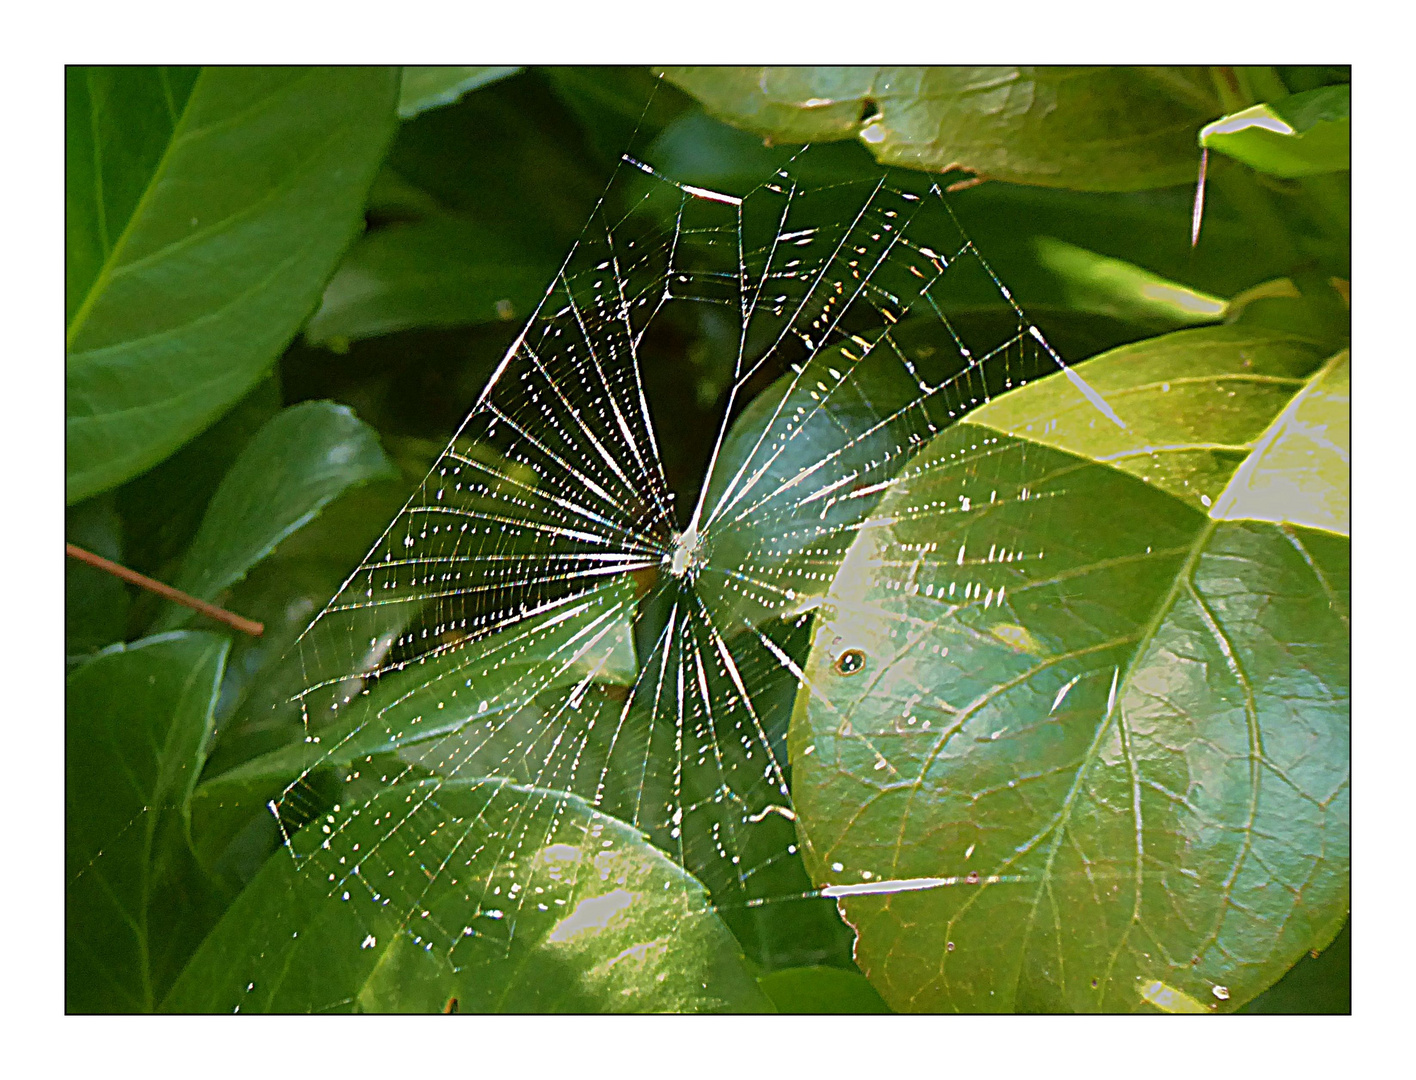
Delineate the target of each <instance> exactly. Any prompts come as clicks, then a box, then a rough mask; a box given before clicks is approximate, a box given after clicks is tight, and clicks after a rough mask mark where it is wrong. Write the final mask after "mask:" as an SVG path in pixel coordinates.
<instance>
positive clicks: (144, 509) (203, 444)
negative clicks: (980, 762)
mask: <svg viewBox="0 0 1416 1080" xmlns="http://www.w3.org/2000/svg"><path fill="white" fill-rule="evenodd" d="M280 407H281V402H280V380H279V378H277V377H276V376H275V375H274V374H273V375H272V376H271V377H270V378H268V379H263V380H261V382H259V383H258V384H257V385H256V388H255V389H254V390H252V391H251V392H250V393H249V394H247V395H246V396H245V397H243V398H242V399H241V400H240V401H238V402H237V403H236V404H235V405H234V406H232V408H231V410H230V411H229V412H228V413H227V414H226V415H225V416H223V417H222V418H221V419H220V420H218V421H217V422H216V423H214V424H212V426H211V427H209V428H207V429H206V430H205V431H203V432H202V433H201V434H200V435H198V436H197V437H196V438H195V439H193V440H192V441H191V442H189V443H187V445H185V446H184V447H182V449H180V450H178V451H177V452H176V453H175V454H173V455H172V456H171V457H169V458H167V459H166V460H165V461H163V462H162V463H160V464H158V465H156V466H154V467H153V468H151V469H149V470H148V471H147V472H145V473H143V474H142V475H141V476H138V477H134V478H133V479H132V480H130V481H128V483H126V484H124V485H123V486H122V487H121V488H119V489H118V490H117V491H116V492H115V496H116V499H117V506H118V511H119V513H121V514H122V515H123V538H124V547H125V555H126V557H127V560H128V563H127V564H128V565H129V566H131V567H132V568H133V569H135V570H141V571H142V572H143V573H146V574H150V575H152V576H153V577H156V578H157V579H158V580H160V581H169V580H171V578H172V575H173V574H174V573H175V572H176V569H177V562H178V560H179V559H180V558H181V556H182V553H183V552H185V551H186V549H187V547H188V546H189V545H190V544H191V542H192V538H193V537H194V536H196V534H197V529H198V528H200V527H201V523H202V515H203V514H205V513H206V508H207V506H208V505H209V504H210V503H211V499H212V496H213V495H215V494H216V489H217V488H218V487H219V486H220V485H221V481H222V479H223V478H224V477H225V476H226V474H227V472H228V471H230V469H231V466H232V465H233V464H234V463H235V461H236V459H237V458H238V457H239V456H240V454H241V451H242V450H244V449H245V448H246V444H247V443H249V442H250V441H251V437H252V436H253V435H255V433H256V432H257V431H259V430H260V429H261V427H262V426H264V425H265V423H266V422H267V421H268V420H270V418H271V417H273V416H274V415H275V414H276V413H278V412H279V411H280ZM147 603H150V604H151V605H152V607H153V610H154V611H157V610H159V605H160V603H161V601H159V600H158V599H157V597H155V596H153V597H151V598H150V600H148V601H147Z"/></svg>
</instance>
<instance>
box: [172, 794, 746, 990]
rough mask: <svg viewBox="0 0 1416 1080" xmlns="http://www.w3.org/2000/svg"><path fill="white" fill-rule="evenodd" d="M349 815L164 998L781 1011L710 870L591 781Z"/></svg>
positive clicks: (401, 802) (262, 887)
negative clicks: (605, 800)
mask: <svg viewBox="0 0 1416 1080" xmlns="http://www.w3.org/2000/svg"><path fill="white" fill-rule="evenodd" d="M333 821H334V817H333V815H330V816H329V818H328V821H325V820H317V821H315V822H313V823H311V824H310V825H308V826H307V827H306V828H305V829H303V830H301V832H300V833H298V834H297V835H296V836H295V838H294V842H293V844H292V847H291V851H290V852H286V851H279V852H277V853H276V854H275V855H274V856H272V857H271V860H270V861H269V862H268V863H267V865H266V867H265V868H264V869H263V870H262V871H261V873H260V874H259V875H258V876H257V878H256V879H255V881H253V882H252V883H251V885H250V886H249V887H248V888H247V889H246V890H245V892H243V893H242V894H241V896H240V898H239V899H238V900H237V901H236V903H235V904H234V905H233V906H232V908H231V910H230V911H229V912H228V913H227V915H226V917H225V918H224V919H223V920H222V922H221V924H220V925H219V926H218V927H217V929H216V930H215V931H214V932H213V933H212V935H211V936H210V937H209V938H208V939H207V941H206V942H205V943H204V944H203V946H202V948H201V951H200V952H199V953H198V954H197V955H196V957H195V958H194V959H193V960H192V963H191V964H190V965H189V966H188V968H187V970H186V971H185V972H183V975H182V978H181V979H180V980H179V981H178V983H177V985H176V986H175V987H174V988H173V991H172V993H171V994H170V995H169V997H168V998H167V1000H166V1002H165V1003H164V1008H165V1009H166V1010H168V1011H177V1012H208V1011H212V1012H233V1011H243V1012H250V1011H263V1012H307V1011H344V1012H347V1011H363V1012H446V1011H461V1012H723V1011H734V1012H739V1011H771V1005H770V1003H769V1001H768V1000H767V999H766V998H765V997H764V996H763V995H762V993H761V991H760V990H759V989H758V988H757V985H756V982H755V980H754V979H753V978H752V976H751V975H750V974H749V973H748V972H747V971H746V970H745V968H744V967H743V964H742V958H741V954H740V952H739V951H738V946H737V942H736V941H735V940H734V939H733V937H732V934H731V933H730V932H729V931H728V930H727V928H726V927H725V926H723V924H722V923H721V922H720V921H719V920H718V919H717V917H716V916H714V915H713V914H711V913H710V912H709V911H708V910H707V897H706V895H705V894H704V892H703V888H702V886H701V885H699V884H698V883H697V882H696V881H695V880H694V879H693V878H691V877H689V876H688V875H687V874H685V873H684V872H683V871H682V870H680V869H679V868H678V867H677V866H675V865H674V864H673V863H672V862H670V861H669V860H668V859H667V858H666V857H665V856H664V855H662V854H661V853H660V852H659V851H658V850H657V849H656V848H654V847H652V846H651V845H649V844H648V843H647V842H646V841H645V840H644V838H643V837H642V836H641V835H640V834H639V833H638V832H636V831H635V830H634V829H631V828H630V827H629V826H627V825H624V824H623V823H621V822H619V821H616V820H614V819H613V818H609V817H605V816H604V815H602V814H600V813H598V812H596V811H595V810H594V809H592V808H591V807H590V806H589V805H588V804H587V803H586V802H584V801H583V800H581V799H578V798H576V797H574V796H571V795H566V794H563V793H558V792H552V791H545V790H539V789H535V788H524V787H517V786H514V785H511V784H505V783H502V782H499V781H492V780H480V781H478V780H473V781H469V782H466V783H457V782H448V781H436V782H434V781H427V782H424V783H421V784H404V785H395V786H393V787H388V788H385V789H383V790H382V791H380V792H379V793H378V794H377V795H375V796H374V798H373V800H372V801H371V802H370V803H369V804H368V805H366V806H364V807H363V808H362V810H361V811H360V813H359V814H358V816H356V817H354V818H353V819H351V821H350V823H349V824H348V825H347V826H342V827H341V828H340V829H339V831H338V833H337V834H335V833H334V832H333V831H332V830H331V828H330V824H329V822H333ZM405 844H413V845H416V846H417V847H418V848H419V849H420V855H419V858H418V859H417V860H416V861H411V860H408V861H406V860H403V859H401V858H398V857H397V855H395V852H397V853H399V854H401V853H402V852H403V851H406V850H407V848H406V847H405V846H404V845H405ZM497 852H500V854H501V857H499V858H494V857H492V856H493V855H494V854H495V853H497ZM292 855H293V856H294V857H293V858H292Z"/></svg>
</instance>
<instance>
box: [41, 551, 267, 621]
mask: <svg viewBox="0 0 1416 1080" xmlns="http://www.w3.org/2000/svg"><path fill="white" fill-rule="evenodd" d="M64 551H65V553H66V554H68V556H69V558H71V559H78V560H79V562H83V563H88V564H89V565H90V566H94V567H97V568H98V569H99V570H103V571H105V572H106V573H109V574H112V575H113V576H114V577H116V578H122V579H123V580H124V581H126V582H129V583H130V584H133V585H137V586H138V587H139V588H143V589H146V590H147V591H148V592H150V593H156V594H157V595H158V596H162V597H166V598H167V599H168V600H171V601H172V602H173V603H175V604H181V605H182V606H183V607H189V608H191V609H192V610H193V611H199V612H201V613H202V614H203V615H205V616H206V617H207V618H209V619H215V620H216V621H217V622H219V623H225V624H226V625H227V626H229V627H231V628H232V629H234V630H240V631H241V633H243V634H250V635H251V636H252V637H260V636H261V635H262V634H263V633H265V626H264V624H262V623H258V622H256V621H254V620H253V619H247V618H243V617H242V616H240V615H235V614H233V613H232V612H229V611H227V610H226V609H225V608H220V607H217V606H216V605H215V604H209V603H207V602H206V601H205V600H198V599H197V598H196V597H195V596H188V595H187V594H186V593H184V592H182V590H180V589H174V588H173V587H172V586H171V585H164V584H163V583H162V582H160V581H154V580H153V579H152V578H150V577H148V576H146V575H145V574H140V573H138V572H137V571H136V570H129V569H128V568H127V567H126V566H120V565H119V564H118V563H116V562H112V561H110V560H108V559H105V558H104V557H103V556H102V555H95V554H94V553H93V552H92V551H85V550H84V549H83V548H81V547H78V546H77V545H75V544H69V543H66V544H65V545H64Z"/></svg>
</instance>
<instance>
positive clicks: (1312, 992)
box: [1239, 920, 1352, 1014]
mask: <svg viewBox="0 0 1416 1080" xmlns="http://www.w3.org/2000/svg"><path fill="white" fill-rule="evenodd" d="M1239 1011H1240V1012H1241V1013H1269V1014H1272V1013H1290V1014H1291V1013H1350V1012H1351V1011H1352V923H1351V921H1350V920H1349V921H1348V923H1347V925H1346V926H1344V927H1343V928H1342V932H1341V933H1340V934H1338V935H1337V937H1336V938H1335V939H1334V940H1333V942H1332V944H1331V945H1328V946H1326V947H1325V948H1322V949H1321V950H1319V949H1313V950H1312V951H1311V952H1309V954H1308V955H1307V956H1305V957H1304V958H1303V959H1302V960H1299V961H1298V963H1297V964H1296V965H1295V966H1294V968H1293V970H1292V971H1290V972H1289V973H1288V974H1287V975H1285V976H1284V977H1283V978H1281V979H1280V980H1279V981H1278V982H1276V983H1274V984H1273V985H1272V986H1270V987H1269V988H1268V989H1267V990H1265V991H1264V992H1263V993H1262V994H1260V995H1259V996H1258V997H1256V998H1255V999H1254V1000H1253V1001H1251V1002H1249V1004H1247V1005H1245V1006H1244V1007H1243V1008H1242V1009H1240V1010H1239Z"/></svg>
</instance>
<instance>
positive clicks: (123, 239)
mask: <svg viewBox="0 0 1416 1080" xmlns="http://www.w3.org/2000/svg"><path fill="white" fill-rule="evenodd" d="M207 71H208V69H207V68H202V70H201V71H200V72H199V73H198V75H197V77H196V79H195V81H194V82H193V83H192V89H191V91H190V92H189V93H188V94H187V100H186V101H184V102H183V103H182V111H181V113H180V115H179V116H178V117H177V119H176V121H175V122H174V123H173V125H172V134H171V135H170V136H169V137H168V139H167V145H166V146H164V147H163V148H162V156H161V157H160V158H158V160H157V166H156V167H155V168H154V169H153V170H152V175H151V176H150V177H149V178H148V182H147V184H146V186H145V187H144V188H143V193H142V195H141V196H140V197H139V198H138V203H137V205H136V206H134V207H133V212H132V213H131V214H129V215H128V220H127V222H126V223H125V224H124V225H123V231H122V232H121V233H120V234H119V235H118V239H117V241H116V242H115V243H114V244H113V246H112V247H111V248H110V247H109V246H108V215H107V212H106V210H105V208H104V205H103V202H102V200H101V199H100V201H99V203H98V214H99V222H100V225H99V231H100V233H101V239H102V241H103V247H104V258H103V266H102V267H100V268H99V271H98V274H97V275H95V277H94V279H93V282H92V283H91V284H90V285H89V287H88V291H87V292H86V293H85V294H84V300H83V303H82V304H80V305H79V309H78V310H77V311H76V312H74V318H73V321H72V322H71V323H70V324H69V329H68V331H67V333H66V334H65V335H64V351H65V352H66V353H67V352H68V351H69V350H70V349H71V348H72V347H73V344H74V339H75V338H76V337H77V336H78V335H79V332H80V331H81V330H82V329H83V326H84V324H85V323H86V322H87V321H88V317H89V314H90V313H91V312H92V311H93V308H94V305H95V304H96V303H97V302H98V297H99V296H101V295H102V294H103V292H104V291H105V290H106V289H107V287H108V281H109V279H110V278H111V277H112V276H113V270H114V267H115V266H116V265H117V264H118V256H119V253H120V252H121V251H122V249H123V247H124V245H125V244H126V243H127V242H128V240H129V238H130V237H131V235H132V232H133V229H134V223H135V222H136V221H137V220H138V219H139V218H140V217H142V216H143V213H144V211H145V210H146V209H147V207H148V204H149V203H150V202H151V201H152V199H153V198H154V195H153V192H154V191H155V190H156V189H157V186H158V185H157V179H158V177H160V176H161V175H163V173H164V172H165V171H166V169H167V167H168V165H169V163H170V161H171V158H172V155H173V148H174V147H175V146H176V145H177V143H178V142H179V141H180V139H179V134H180V132H181V130H182V129H183V128H184V127H185V126H186V124H187V119H188V116H189V113H190V110H191V107H192V100H193V99H194V98H195V97H196V96H197V90H198V88H199V87H200V86H201V84H202V81H203V80H204V79H205V78H206V77H207ZM169 100H170V99H169ZM89 122H90V123H91V124H93V125H94V126H95V127H96V126H97V124H98V113H97V111H96V107H95V102H94V97H93V91H92V85H91V84H90V91H89ZM98 156H99V143H98V139H97V132H95V137H94V158H95V161H94V166H95V183H96V184H97V185H98V186H99V189H100V192H101V190H102V185H103V174H102V172H101V170H99V169H98V164H99V162H98Z"/></svg>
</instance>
